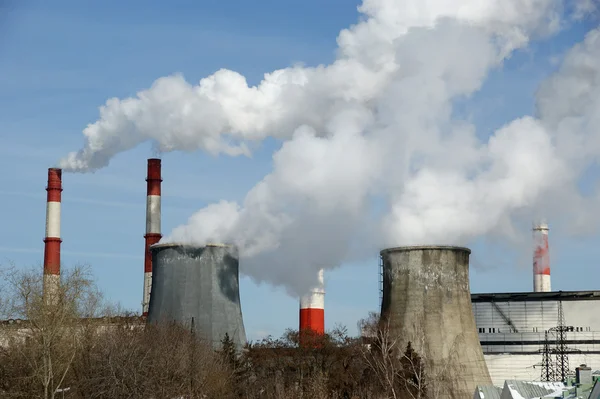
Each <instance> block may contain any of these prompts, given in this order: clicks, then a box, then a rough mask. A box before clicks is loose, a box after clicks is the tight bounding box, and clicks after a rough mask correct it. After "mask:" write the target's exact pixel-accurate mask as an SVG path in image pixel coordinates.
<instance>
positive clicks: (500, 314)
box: [43, 158, 600, 398]
mask: <svg viewBox="0 0 600 399" xmlns="http://www.w3.org/2000/svg"><path fill="white" fill-rule="evenodd" d="M147 166H148V173H147V179H146V180H147V196H146V234H145V236H144V237H145V256H144V290H143V300H142V304H143V308H142V313H143V316H145V317H144V318H143V319H145V320H146V321H147V322H150V323H153V322H158V321H177V322H179V323H183V324H191V323H193V325H194V327H195V328H196V330H197V333H198V335H199V336H201V337H204V338H205V339H206V340H207V341H209V342H211V344H212V345H213V347H215V348H217V347H220V345H221V340H222V339H223V338H224V336H225V334H228V335H229V337H230V338H231V339H232V340H233V342H234V343H235V345H236V347H237V348H238V349H241V348H242V347H243V346H244V345H245V343H246V335H245V330H244V323H243V318H242V311H241V304H240V293H239V254H238V249H237V248H236V247H235V246H232V245H225V244H207V245H204V246H192V245H183V244H177V243H171V244H164V243H163V244H161V243H160V240H161V237H162V235H161V182H162V176H161V161H160V160H159V159H154V158H153V159H148V165H147ZM62 190H63V187H62V171H61V169H59V168H49V169H48V183H47V186H46V191H47V200H46V232H45V238H44V267H43V277H44V297H45V299H46V300H48V299H51V298H52V295H51V294H52V293H53V292H56V290H58V289H59V287H60V268H61V256H60V251H61V243H62V238H61V197H62ZM548 233H549V227H548V225H547V224H546V223H539V224H536V225H535V226H534V227H533V262H532V263H533V270H532V271H533V291H532V292H520V293H474V294H471V293H470V283H469V256H470V250H469V249H467V248H461V247H451V246H415V247H398V248H388V249H384V250H382V251H381V252H380V258H381V260H382V263H381V264H380V267H381V270H380V272H381V274H382V281H381V283H382V289H381V292H382V297H381V320H382V321H383V322H386V323H388V326H389V328H390V330H391V332H392V333H393V334H394V336H397V337H399V339H401V340H402V342H400V343H399V345H404V346H406V344H407V343H408V341H410V342H411V344H412V346H413V348H414V349H415V351H416V352H417V353H419V354H420V355H422V358H423V359H424V360H425V362H426V364H427V365H428V366H427V367H428V371H427V372H428V373H429V375H430V376H435V375H436V374H438V375H439V374H443V373H448V372H449V373H451V376H450V377H451V379H452V381H453V385H452V388H451V389H450V390H448V392H447V394H446V395H447V396H446V397H449V398H458V397H464V395H472V392H473V389H474V388H475V386H484V385H488V384H489V383H490V381H493V383H494V384H495V385H499V386H501V385H502V384H503V383H504V381H505V380H515V379H520V380H535V381H540V380H541V379H543V375H544V373H543V372H542V370H543V368H544V367H549V366H548V365H549V364H550V363H551V362H554V361H556V362H557V364H558V362H559V359H560V362H562V365H563V366H562V368H563V370H564V369H565V367H566V368H567V369H568V368H569V367H570V366H569V365H568V364H569V362H570V364H571V365H572V366H573V367H575V366H577V365H579V364H587V365H589V366H591V367H592V368H600V317H599V316H597V315H598V314H600V312H599V310H600V291H568V292H567V291H552V288H551V283H550V246H549V239H548V237H549V234H548ZM324 297H325V289H324V272H323V270H319V271H318V279H317V284H316V286H315V287H313V289H311V290H310V292H309V293H308V294H307V295H304V296H302V297H301V298H300V301H299V302H300V312H299V328H300V331H303V330H304V331H312V332H313V333H316V334H317V335H322V334H324V333H325V322H324V321H325V320H324ZM557 331H559V332H560V334H557ZM555 358H556V359H555ZM553 359H554V360H553ZM565 365H566V366H565ZM569 370H570V369H569ZM571 371H572V370H570V372H571ZM562 374H565V373H562Z"/></svg>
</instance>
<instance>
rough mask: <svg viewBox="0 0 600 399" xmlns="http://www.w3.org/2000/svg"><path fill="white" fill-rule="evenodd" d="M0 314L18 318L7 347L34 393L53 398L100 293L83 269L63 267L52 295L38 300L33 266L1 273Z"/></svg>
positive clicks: (38, 282)
mask: <svg viewBox="0 0 600 399" xmlns="http://www.w3.org/2000/svg"><path fill="white" fill-rule="evenodd" d="M5 273H6V277H7V278H6V280H5V281H6V284H5V287H4V290H3V291H4V292H3V298H4V300H3V302H4V309H3V312H4V315H5V316H6V315H10V316H11V317H13V318H19V319H23V320H24V322H23V323H22V326H23V327H22V328H21V329H20V330H19V331H20V333H19V334H15V333H14V332H13V333H12V334H8V335H7V336H6V341H7V343H8V347H9V349H10V350H12V351H13V352H14V353H16V354H17V355H18V356H20V358H21V361H22V362H23V364H25V365H27V368H28V371H29V373H28V374H29V375H28V377H29V378H30V382H31V383H32V386H33V387H35V386H38V387H40V389H39V391H37V392H36V396H39V397H43V398H44V399H48V398H50V399H53V398H54V397H55V396H56V391H57V389H60V388H62V387H63V385H62V384H63V382H64V381H65V379H66V378H67V375H68V373H69V372H70V370H71V365H72V363H73V360H74V358H75V355H76V353H77V350H78V349H79V341H80V340H79V337H80V334H81V330H82V327H83V326H84V324H85V323H86V321H87V320H89V318H91V317H95V316H97V315H98V314H99V311H100V309H101V305H102V297H101V295H100V293H99V291H98V290H97V288H96V286H95V285H94V283H93V280H92V279H91V275H90V273H89V268H87V267H81V266H79V267H75V268H73V269H70V270H64V271H63V274H62V275H61V280H60V285H59V286H58V287H56V291H53V300H52V301H46V300H44V288H43V276H42V274H41V273H40V272H39V269H30V270H19V269H16V268H12V269H11V270H9V271H8V272H6V271H5Z"/></svg>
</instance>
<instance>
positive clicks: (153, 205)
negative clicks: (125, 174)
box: [142, 158, 162, 316]
mask: <svg viewBox="0 0 600 399" xmlns="http://www.w3.org/2000/svg"><path fill="white" fill-rule="evenodd" d="M146 181H147V182H148V184H147V196H146V235H145V236H144V239H145V240H146V246H145V257H144V298H143V301H142V308H143V310H142V312H143V315H144V316H147V315H148V305H149V304H150V289H151V288H152V254H151V252H150V246H151V245H153V244H156V243H157V242H159V241H160V239H161V238H162V235H161V234H160V183H161V182H162V178H161V172H160V159H156V158H151V159H148V177H147V178H146Z"/></svg>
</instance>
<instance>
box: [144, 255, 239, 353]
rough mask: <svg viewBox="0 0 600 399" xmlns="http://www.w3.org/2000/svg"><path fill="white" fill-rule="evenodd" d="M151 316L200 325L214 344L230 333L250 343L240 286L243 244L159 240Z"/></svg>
mask: <svg viewBox="0 0 600 399" xmlns="http://www.w3.org/2000/svg"><path fill="white" fill-rule="evenodd" d="M150 250H151V252H152V268H153V269H152V273H153V276H152V290H151V294H150V306H149V309H148V322H149V323H155V322H171V321H176V322H179V323H181V324H184V325H188V326H191V325H192V323H193V325H194V328H195V329H196V330H197V333H198V335H199V337H201V338H203V339H205V340H206V341H207V342H210V343H211V344H212V346H213V347H214V348H215V349H218V348H220V347H221V342H222V340H223V339H224V338H225V334H227V335H228V336H229V337H230V338H231V340H232V341H233V342H234V344H235V346H236V347H237V349H238V350H241V349H242V348H243V347H244V345H245V344H246V332H245V330H244V322H243V320H242V309H241V304H240V291H239V257H238V249H237V248H236V247H235V246H233V245H223V244H209V245H206V246H202V247H199V246H190V245H182V244H156V245H153V246H151V247H150Z"/></svg>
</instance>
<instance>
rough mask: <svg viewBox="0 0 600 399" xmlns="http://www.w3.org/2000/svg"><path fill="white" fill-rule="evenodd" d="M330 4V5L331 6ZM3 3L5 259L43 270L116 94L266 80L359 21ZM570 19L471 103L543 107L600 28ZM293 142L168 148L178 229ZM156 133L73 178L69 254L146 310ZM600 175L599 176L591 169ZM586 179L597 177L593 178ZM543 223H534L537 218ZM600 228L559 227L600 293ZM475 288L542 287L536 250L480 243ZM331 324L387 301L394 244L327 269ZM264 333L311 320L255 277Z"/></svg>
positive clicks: (559, 285) (562, 283)
mask: <svg viewBox="0 0 600 399" xmlns="http://www.w3.org/2000/svg"><path fill="white" fill-rule="evenodd" d="M324 3H325V4H324ZM6 4H7V6H5V7H4V8H0V13H1V16H0V24H1V29H0V138H1V139H2V145H1V146H0V168H2V170H3V173H2V180H1V182H2V186H1V187H0V194H1V198H2V206H1V207H0V220H2V225H3V227H4V228H3V229H2V230H1V231H0V243H1V244H0V261H1V262H2V263H7V262H14V263H15V264H16V265H18V266H19V267H31V266H36V267H38V266H39V267H40V271H41V259H42V251H43V243H42V239H43V236H44V226H45V225H44V223H45V219H44V217H45V216H44V214H45V191H44V188H45V185H46V174H47V168H48V167H51V166H54V164H55V162H56V161H57V160H58V159H59V158H61V157H62V156H64V155H65V154H66V153H67V152H69V151H73V150H76V149H78V148H80V146H81V144H82V140H83V139H82V136H81V131H82V129H83V128H84V127H85V126H86V125H87V124H88V123H92V122H94V121H95V120H96V119H97V117H98V106H99V105H101V104H103V103H104V102H105V101H106V99H107V98H109V97H126V96H130V95H134V94H135V93H136V91H138V90H141V89H144V88H147V87H149V86H150V85H151V84H152V82H153V81H154V80H155V79H156V78H158V77H161V76H165V75H168V74H172V73H175V72H181V73H183V74H184V76H185V77H186V78H187V80H188V81H189V82H194V83H195V82H197V81H198V80H199V79H200V78H202V77H204V76H207V75H209V74H211V73H213V72H214V71H216V70H217V69H219V68H229V69H232V70H236V71H238V72H241V73H242V74H244V75H245V76H246V77H247V78H248V80H249V83H250V84H256V83H258V81H260V79H261V78H262V75H263V74H264V73H265V72H269V71H272V70H274V69H277V68H282V67H286V66H289V65H290V64H293V63H296V62H303V63H305V64H307V65H316V64H320V63H329V62H331V61H332V60H333V59H334V51H335V48H336V40H335V39H336V36H337V33H338V32H339V30H340V29H342V28H345V27H348V26H349V25H350V24H352V23H354V22H356V20H357V17H358V13H357V11H356V6H357V5H358V2H357V1H352V0H328V1H327V2H322V1H317V0H303V1H299V0H287V1H285V2H283V1H275V0H268V1H267V0H264V1H260V2H249V1H243V0H220V1H216V0H215V1H213V0H206V1H202V2H196V1H172V2H168V3H167V2H147V1H144V2H142V1H137V0H136V1H133V0H131V1H126V2H123V1H102V2H93V3H92V2H90V3H88V2H85V5H84V2H80V1H74V0H73V1H53V2H42V1H27V2H25V1H23V2H21V1H13V2H7V3H6ZM590 24H591V22H589V21H588V22H581V23H579V24H575V25H573V26H570V27H569V28H567V29H565V30H564V31H563V32H561V33H560V34H559V35H558V36H555V37H553V38H552V39H550V40H547V41H543V42H538V43H535V44H533V45H532V46H531V47H530V48H529V49H527V50H525V51H520V52H518V53H516V54H515V55H514V56H513V57H512V58H511V59H510V60H509V61H508V62H507V63H506V65H505V67H504V69H503V70H499V71H495V72H494V73H492V75H491V76H490V78H489V79H488V81H487V82H486V84H485V85H484V87H483V88H482V90H481V91H480V92H479V93H477V94H476V95H475V96H473V97H472V98H470V99H468V100H464V101H461V103H460V104H457V107H456V112H457V113H459V114H462V115H465V116H468V117H469V118H471V119H472V120H473V121H475V123H476V125H477V127H478V131H479V134H480V135H481V136H482V137H485V136H486V135H488V134H489V133H490V132H491V131H492V130H493V129H495V128H498V127H499V126H501V125H503V124H504V123H506V122H507V121H510V120H512V119H514V118H515V117H518V116H521V115H525V114H532V113H534V112H535V110H534V101H533V95H534V92H535V90H536V87H537V85H538V83H539V82H540V81H541V80H542V79H544V77H546V76H548V74H549V73H551V72H552V71H553V70H554V68H556V66H557V65H556V61H557V60H560V57H561V56H562V55H563V54H564V52H565V51H566V50H567V49H568V48H570V47H571V46H572V45H573V44H574V43H576V42H578V41H580V40H581V39H582V38H583V36H584V34H585V32H587V31H588V30H589V29H590V28H591V25H590ZM278 147H279V143H277V142H275V141H273V140H267V141H265V142H264V143H263V144H262V145H261V146H260V147H259V149H258V150H257V152H256V153H255V154H254V155H253V157H252V158H245V157H238V158H230V157H226V156H222V157H211V156H208V155H205V154H202V153H170V154H165V155H164V156H163V157H162V158H163V179H164V182H163V233H168V232H169V231H170V230H171V229H172V228H173V227H175V226H177V225H179V224H181V223H183V222H185V221H186V220H187V218H188V216H190V215H191V214H192V212H194V211H195V210H198V209H200V208H201V207H203V206H205V205H207V204H209V203H211V202H215V201H218V200H221V199H227V200H238V201H239V200H241V199H243V197H244V195H245V194H246V193H247V192H248V190H249V189H250V188H251V187H252V186H254V184H255V183H256V182H258V181H259V180H260V179H261V178H262V177H263V176H264V175H266V174H267V173H268V172H269V171H270V170H271V155H272V153H273V151H275V150H276V149H277V148H278ZM151 156H153V154H152V151H151V147H150V145H144V146H140V147H138V148H136V149H134V150H131V151H129V152H126V153H123V154H120V155H118V156H116V157H115V158H114V159H113V161H112V162H111V164H110V166H109V167H107V168H105V169H102V170H100V171H98V172H96V173H94V174H65V175H64V177H63V185H64V192H63V218H62V236H63V247H62V248H63V258H62V259H63V262H64V264H65V266H67V267H68V266H72V265H74V264H77V263H87V264H90V265H91V267H92V268H93V271H94V274H95V276H96V277H97V279H98V282H99V285H100V287H101V288H102V290H103V291H104V292H105V294H106V295H107V297H108V298H110V299H111V300H114V301H119V302H121V303H122V304H123V305H124V306H125V307H127V308H131V309H135V310H138V309H139V307H140V302H141V298H142V277H143V247H144V240H143V235H144V229H145V181H144V178H145V172H146V169H145V168H146V159H147V158H149V157H151ZM595 177H596V176H593V175H592V176H589V179H590V181H591V180H594V178H595ZM582 184H583V185H586V184H589V182H587V181H584V182H582ZM523 225H524V226H525V227H524V228H528V227H529V226H530V221H525V222H524V224H523ZM599 238H600V237H597V236H591V237H585V238H580V237H579V238H571V237H567V236H565V235H564V234H561V233H560V232H559V231H551V239H550V240H551V246H552V249H551V262H552V273H553V287H554V289H562V290H579V289H581V290H584V289H596V288H598V287H597V284H596V283H595V280H594V279H590V278H589V277H588V276H591V275H593V273H594V272H595V271H596V270H595V266H596V259H598V256H599V255H600V249H599V248H600V247H599V246H597V245H595V244H596V243H597V242H598V239H599ZM471 248H472V250H473V254H472V271H471V288H472V291H473V292H498V291H502V292H503V291H529V290H530V289H531V286H532V276H531V262H530V261H528V260H522V259H520V258H518V257H517V256H516V255H515V254H514V253H513V252H511V249H510V248H506V247H501V246H499V245H498V244H497V243H486V242H483V241H477V242H474V243H473V245H471ZM326 280H327V297H326V308H327V309H326V325H327V327H328V328H332V327H333V326H334V324H336V323H340V324H343V325H346V326H347V327H348V328H349V330H350V332H352V333H354V332H355V331H356V321H357V320H358V319H359V318H361V317H364V316H366V314H367V312H368V311H371V310H377V306H378V299H379V298H378V296H379V292H378V254H376V253H374V254H373V257H372V261H371V262H370V263H368V264H351V265H344V266H343V267H341V268H339V269H337V270H335V271H330V272H328V273H327V275H326ZM241 297H242V307H243V312H244V322H245V325H246V329H247V334H248V337H249V338H250V339H254V338H257V337H259V336H262V335H264V334H267V333H270V334H275V335H279V334H280V333H281V332H283V330H284V329H285V328H287V327H292V328H295V327H296V326H297V323H298V321H297V319H298V302H297V299H295V298H290V297H288V296H287V295H285V294H284V292H283V290H281V289H275V288H272V287H269V286H267V285H260V286H257V285H255V284H254V283H253V282H251V281H250V280H249V279H247V278H243V279H242V285H241Z"/></svg>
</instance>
